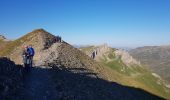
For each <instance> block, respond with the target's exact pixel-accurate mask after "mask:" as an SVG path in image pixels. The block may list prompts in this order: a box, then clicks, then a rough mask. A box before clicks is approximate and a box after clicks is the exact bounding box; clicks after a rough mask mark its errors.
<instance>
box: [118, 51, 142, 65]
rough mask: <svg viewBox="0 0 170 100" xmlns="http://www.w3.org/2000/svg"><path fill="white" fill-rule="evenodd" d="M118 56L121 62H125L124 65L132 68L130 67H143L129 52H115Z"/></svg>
mask: <svg viewBox="0 0 170 100" xmlns="http://www.w3.org/2000/svg"><path fill="white" fill-rule="evenodd" d="M115 55H116V56H120V57H121V60H122V61H123V63H124V64H126V65H128V66H130V65H139V66H140V65H141V64H140V62H139V61H137V60H136V59H134V58H133V57H132V56H131V55H130V54H129V53H128V52H126V51H124V50H121V49H118V50H116V51H115Z"/></svg>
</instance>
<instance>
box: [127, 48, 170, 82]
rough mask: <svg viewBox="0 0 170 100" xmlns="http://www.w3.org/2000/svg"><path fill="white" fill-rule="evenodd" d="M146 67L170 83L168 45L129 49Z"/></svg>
mask: <svg viewBox="0 0 170 100" xmlns="http://www.w3.org/2000/svg"><path fill="white" fill-rule="evenodd" d="M130 54H131V55H132V56H133V57H134V58H136V59H138V60H140V62H141V64H143V65H144V66H145V67H146V68H148V69H150V70H151V71H152V72H154V73H156V74H158V75H159V76H161V77H162V78H163V79H165V80H166V81H168V83H170V60H169V58H170V46H147V47H140V48H136V49H133V50H131V51H130Z"/></svg>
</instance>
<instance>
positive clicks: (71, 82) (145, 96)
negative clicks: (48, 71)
mask: <svg viewBox="0 0 170 100" xmlns="http://www.w3.org/2000/svg"><path fill="white" fill-rule="evenodd" d="M54 68H55V70H56V73H55V75H54V79H55V82H56V85H57V86H56V89H57V91H58V93H59V94H58V95H59V98H60V99H61V100H163V98H161V97H158V96H156V95H153V94H151V93H148V92H146V91H144V90H142V89H138V88H133V87H128V86H122V85H120V84H118V83H115V82H108V81H106V80H103V79H100V78H96V77H95V74H94V73H88V72H86V69H83V68H64V67H63V68H58V67H54ZM76 72H77V73H76ZM93 76H94V77H93Z"/></svg>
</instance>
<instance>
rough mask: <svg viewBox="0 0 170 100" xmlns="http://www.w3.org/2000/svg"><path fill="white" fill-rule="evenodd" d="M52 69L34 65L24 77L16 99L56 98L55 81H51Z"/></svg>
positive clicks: (45, 99) (51, 99)
mask: <svg viewBox="0 0 170 100" xmlns="http://www.w3.org/2000/svg"><path fill="white" fill-rule="evenodd" d="M52 73H53V70H51V69H50V68H46V67H35V68H32V69H31V72H30V73H29V74H28V75H27V76H26V77H25V80H24V86H23V88H22V89H21V90H20V92H19V96H17V98H15V99H16V100H57V99H58V97H57V94H58V93H57V91H56V87H55V83H54V82H53V81H52V79H51V77H52Z"/></svg>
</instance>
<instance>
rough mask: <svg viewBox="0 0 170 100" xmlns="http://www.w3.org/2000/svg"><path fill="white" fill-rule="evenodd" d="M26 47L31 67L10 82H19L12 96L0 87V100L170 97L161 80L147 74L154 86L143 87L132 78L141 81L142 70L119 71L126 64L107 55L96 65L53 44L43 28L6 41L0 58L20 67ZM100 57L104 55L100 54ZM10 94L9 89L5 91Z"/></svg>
mask: <svg viewBox="0 0 170 100" xmlns="http://www.w3.org/2000/svg"><path fill="white" fill-rule="evenodd" d="M29 44H31V45H32V46H33V47H34V48H35V51H36V53H35V59H34V67H32V68H31V71H30V72H29V73H22V75H23V76H24V77H23V79H21V81H17V82H15V81H13V82H14V83H16V84H19V83H22V85H21V86H20V85H19V86H18V88H15V91H14V94H13V95H9V94H6V93H5V92H4V91H5V89H4V86H3V85H2V86H3V87H2V89H0V93H1V94H0V95H1V96H2V97H3V95H2V94H4V93H5V94H6V95H5V97H8V98H7V99H12V100H114V99H115V100H163V99H166V98H170V97H169V91H168V89H167V88H165V87H164V86H163V84H162V82H161V81H160V84H157V83H156V81H157V79H156V78H155V77H152V76H150V73H149V72H148V73H147V75H148V78H149V79H151V81H149V82H151V84H152V83H154V85H153V86H151V85H150V83H148V84H143V80H138V78H139V77H138V78H136V77H137V76H140V78H141V79H142V78H146V77H144V76H145V75H146V74H144V73H143V72H144V71H146V70H143V69H142V70H141V69H139V67H131V68H130V67H128V70H124V71H123V72H121V71H120V70H119V67H120V68H126V64H124V63H121V64H122V65H119V64H116V63H113V62H112V61H116V62H117V61H119V62H121V59H118V58H117V59H115V58H114V57H115V56H114V55H112V54H110V53H109V54H108V55H109V56H108V57H109V58H110V59H109V60H104V59H101V58H100V57H99V59H101V61H104V62H107V63H101V62H98V61H96V60H95V59H93V58H91V57H89V56H88V55H86V53H84V52H83V51H82V50H79V49H77V48H74V47H73V46H71V45H70V44H69V43H67V42H65V41H63V40H62V41H60V42H57V41H56V36H54V35H52V34H50V33H49V32H47V31H45V30H43V29H37V30H34V31H32V32H30V33H28V34H26V35H25V36H23V37H21V38H19V39H17V40H14V41H10V43H8V45H5V46H4V47H3V49H1V52H0V56H1V57H4V56H6V57H8V58H10V59H11V60H12V61H14V62H15V63H17V64H22V58H21V56H20V55H21V52H22V47H23V46H24V45H29ZM101 48H102V49H100V50H101V51H102V52H104V53H103V54H106V53H107V52H108V51H110V50H113V51H112V52H114V51H115V49H111V48H108V49H107V47H106V46H102V47H101ZM105 48H106V49H105ZM89 49H91V48H86V50H89ZM118 54H119V53H118ZM105 56H106V55H105ZM101 57H104V56H103V55H101ZM106 58H107V57H106ZM5 62H6V61H4V60H1V63H2V64H3V65H2V66H3V67H2V66H0V69H4V68H6V66H9V65H13V66H14V65H15V63H14V62H13V63H10V61H9V62H6V63H7V65H4V63H5ZM110 62H111V63H113V64H111V65H116V68H118V69H116V70H114V69H113V68H114V67H109V66H108V65H107V64H110ZM20 67H21V65H19V66H17V65H15V66H14V67H12V68H13V69H16V70H15V71H13V73H20V70H17V69H18V68H19V69H20ZM21 68H23V67H21ZM132 68H134V69H135V70H137V71H138V73H136V71H135V72H134V70H132ZM4 71H5V72H6V73H8V72H10V70H2V72H4ZM127 71H131V72H130V74H126V73H127ZM21 72H22V71H21ZM16 75H17V74H16ZM8 76H10V75H8V74H4V77H3V78H4V80H6V79H7V78H8ZM132 77H133V78H132ZM150 77H151V78H150ZM18 78H19V77H18ZM12 79H13V78H12ZM19 79H20V78H19ZM19 79H18V80H19ZM18 82H19V83H18ZM0 83H1V82H0ZM126 83H129V84H126ZM2 84H3V83H2ZM5 87H6V86H5ZM157 87H158V88H157ZM10 91H12V90H10V89H9V92H10ZM1 96H0V97H1ZM2 99H3V98H2Z"/></svg>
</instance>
